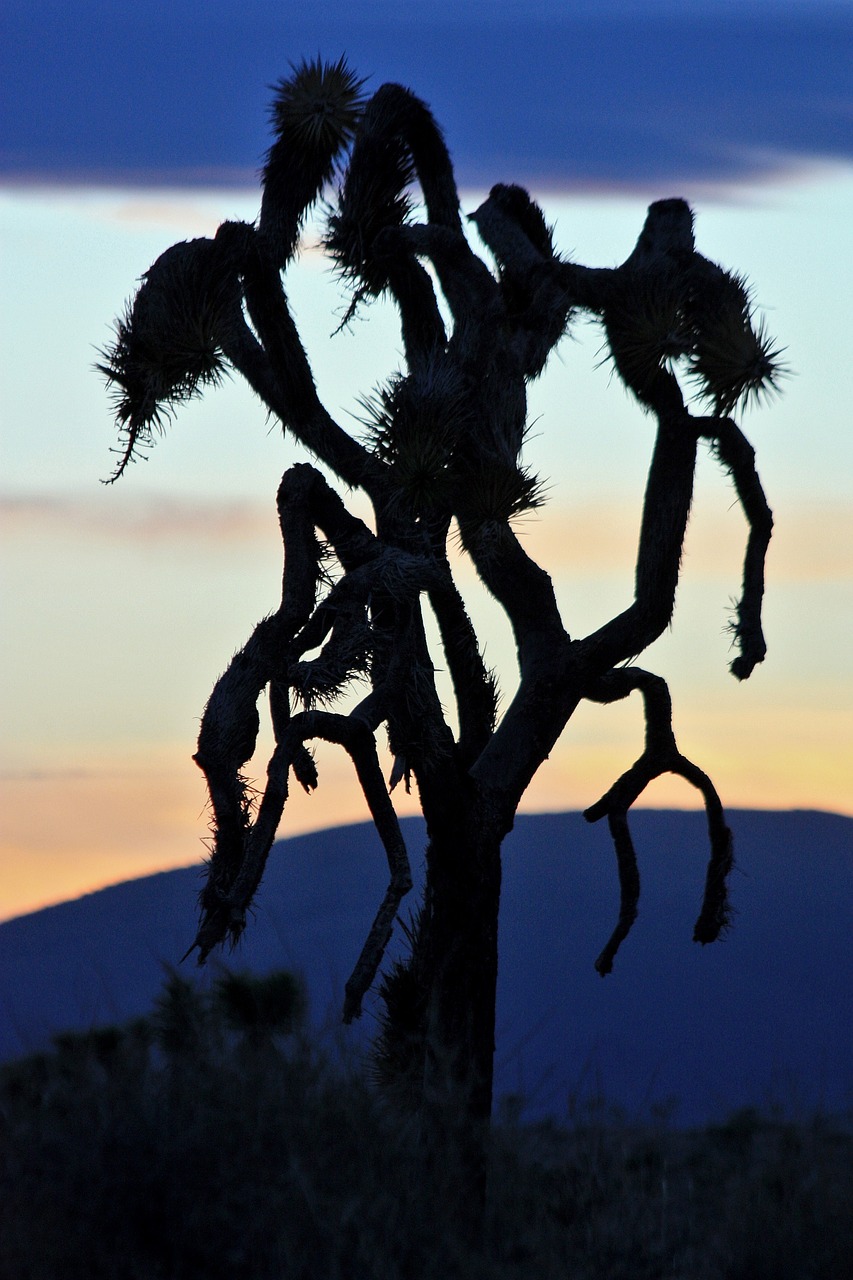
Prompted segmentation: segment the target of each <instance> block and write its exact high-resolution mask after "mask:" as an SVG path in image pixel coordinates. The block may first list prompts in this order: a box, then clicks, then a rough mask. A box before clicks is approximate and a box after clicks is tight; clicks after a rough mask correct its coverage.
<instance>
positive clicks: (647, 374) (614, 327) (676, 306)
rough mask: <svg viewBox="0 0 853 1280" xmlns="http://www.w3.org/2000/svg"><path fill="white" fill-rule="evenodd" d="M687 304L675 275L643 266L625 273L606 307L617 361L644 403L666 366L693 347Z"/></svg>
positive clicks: (611, 341)
mask: <svg viewBox="0 0 853 1280" xmlns="http://www.w3.org/2000/svg"><path fill="white" fill-rule="evenodd" d="M683 304H684V299H683V290H682V289H681V288H680V287H679V281H678V279H677V278H676V277H675V276H674V275H673V276H670V275H666V274H663V273H662V272H658V271H642V270H641V271H632V272H628V273H626V274H625V276H624V278H623V279H622V281H620V285H619V288H618V290H617V291H616V292H615V293H614V296H613V298H612V299H611V301H610V302H609V304H608V306H607V307H606V309H605V312H604V327H605V332H606V334H607V340H608V344H609V346H610V352H611V354H612V356H613V363H614V364H615V366H616V370H617V372H618V374H619V376H620V377H621V378H622V381H623V382H624V383H625V384H626V385H627V386H629V387H630V388H631V390H632V391H633V392H634V394H635V395H636V396H637V398H638V399H639V400H641V401H642V402H643V403H649V400H650V397H651V396H652V395H653V393H654V389H655V385H656V383H657V381H658V379H659V378H660V375H661V373H662V371H663V370H664V369H667V368H668V367H669V366H670V365H671V364H672V363H673V362H675V361H677V360H679V359H680V358H681V357H683V356H686V355H687V354H688V353H689V352H690V350H691V345H692V336H691V333H690V330H689V326H688V322H687V320H686V318H685V315H684V305H683Z"/></svg>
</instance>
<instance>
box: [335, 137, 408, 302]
mask: <svg viewBox="0 0 853 1280" xmlns="http://www.w3.org/2000/svg"><path fill="white" fill-rule="evenodd" d="M413 178H414V166H413V162H412V157H411V153H410V152H409V150H408V147H407V146H406V143H405V141H404V140H403V138H402V137H401V136H400V135H399V134H393V135H391V136H390V137H388V136H383V137H378V138H377V137H375V136H374V135H372V134H371V133H370V131H369V129H365V130H364V131H363V132H362V134H361V137H360V139H359V146H358V148H357V149H356V150H355V152H354V153H353V157H352V160H351V163H350V166H349V169H348V171H347V181H346V185H345V187H344V188H343V189H342V191H341V192H340V194H339V198H338V204H337V208H336V209H335V211H334V212H333V213H331V214H330V216H329V220H328V228H327V232H326V236H325V246H326V249H327V251H328V252H329V254H330V255H331V257H332V259H333V260H334V262H335V264H336V266H337V267H338V270H339V271H340V273H341V275H342V276H343V277H344V278H345V279H347V280H349V281H350V282H352V283H354V284H355V285H356V286H357V298H358V299H359V300H360V299H361V298H363V297H378V296H379V295H380V294H381V293H382V292H383V291H384V290H385V289H386V288H387V286H388V270H387V264H386V263H385V262H384V261H383V259H382V256H381V255H377V253H376V245H377V239H378V237H379V234H380V232H382V231H384V230H385V229H386V228H388V227H399V226H402V225H403V223H405V222H406V220H407V218H408V216H409V211H410V208H411V202H410V200H409V197H408V195H407V194H406V188H407V187H408V186H409V184H410V183H411V182H412V180H413Z"/></svg>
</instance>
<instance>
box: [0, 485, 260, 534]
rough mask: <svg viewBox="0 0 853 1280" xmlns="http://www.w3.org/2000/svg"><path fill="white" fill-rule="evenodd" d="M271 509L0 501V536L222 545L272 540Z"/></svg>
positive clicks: (93, 497) (103, 494) (198, 503)
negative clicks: (268, 538)
mask: <svg viewBox="0 0 853 1280" xmlns="http://www.w3.org/2000/svg"><path fill="white" fill-rule="evenodd" d="M276 528H277V525H276V514H275V510H274V509H272V508H271V506H270V504H269V503H264V504H261V503H252V502H245V501H242V502H241V501H217V500H215V499H209V500H204V501H202V500H200V499H196V498H185V499H182V498H173V497H166V496H159V497H156V496H155V497H151V496H145V497H141V496H138V495H130V496H128V495H127V494H123V495H121V499H120V500H116V499H115V498H114V497H113V495H112V494H111V492H110V491H109V490H105V491H96V492H95V493H94V494H92V493H86V494H85V495H76V494H6V495H0V530H2V532H3V535H4V537H6V538H10V539H11V538H15V537H18V538H24V537H27V536H31V535H33V534H38V535H42V534H44V535H51V536H54V537H57V536H60V537H62V538H63V539H66V540H67V539H69V538H80V539H85V540H99V541H104V540H107V541H110V542H116V543H120V542H123V541H131V542H133V543H135V544H136V545H137V546H140V547H144V546H145V545H149V546H150V545H154V544H157V545H159V544H162V543H163V542H169V543H171V544H178V543H181V542H193V543H209V544H212V545H213V544H221V543H223V542H225V543H236V542H251V541H255V540H257V539H260V538H265V537H270V536H272V537H275V536H276Z"/></svg>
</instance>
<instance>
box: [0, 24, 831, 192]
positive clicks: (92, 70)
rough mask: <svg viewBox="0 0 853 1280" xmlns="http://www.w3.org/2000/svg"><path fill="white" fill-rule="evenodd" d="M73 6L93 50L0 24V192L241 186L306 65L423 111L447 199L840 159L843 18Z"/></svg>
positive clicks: (719, 176)
mask: <svg viewBox="0 0 853 1280" xmlns="http://www.w3.org/2000/svg"><path fill="white" fill-rule="evenodd" d="M46 9H48V10H50V13H49V15H46V12H45V10H46ZM94 9H95V10H97V11H98V12H97V16H98V19H99V21H98V38H97V40H95V39H92V37H91V30H92V25H91V22H90V21H88V20H87V15H88V17H89V18H92V16H93V14H92V10H93V0H88V3H87V0H71V2H70V3H68V4H67V5H64V6H59V5H55V4H54V5H47V6H45V5H44V4H31V5H30V4H28V5H24V4H17V5H16V6H14V10H13V13H12V15H10V17H9V19H8V22H7V35H6V38H5V39H4V42H3V47H2V52H0V73H2V79H3V83H4V86H5V87H6V90H7V102H8V104H9V105H8V108H7V110H6V112H4V116H3V122H2V125H0V178H3V179H5V180H6V181H23V180H28V181H36V180H41V181H45V180H57V181H59V180H61V181H66V182H68V181H75V182H78V183H79V182H82V183H88V184H91V183H93V182H96V181H97V182H104V183H109V184H127V183H130V182H134V183H136V184H137V185H152V184H157V185H175V186H189V187H192V186H200V185H210V184H211V183H214V184H232V185H233V184H237V185H243V184H245V183H251V184H252V185H254V184H255V180H256V179H255V174H256V172H257V167H258V166H259V165H260V163H261V162H262V158H263V155H264V152H265V150H266V148H267V146H268V145H269V134H268V125H267V102H268V98H269V89H268V86H269V85H270V83H272V82H274V81H275V80H276V79H277V78H278V77H280V76H281V75H282V74H283V73H285V72H286V70H287V66H288V63H289V61H291V60H293V59H296V60H298V59H299V58H300V57H301V56H303V55H304V54H309V55H312V54H313V53H314V52H315V51H316V50H317V49H318V48H319V49H322V50H323V51H324V52H325V54H326V55H327V56H329V57H336V56H338V55H339V53H340V52H341V51H342V50H344V49H346V51H347V54H348V56H349V58H350V60H351V62H352V63H353V65H355V66H357V67H358V68H359V69H361V70H363V71H364V72H365V73H367V74H370V75H371V76H372V79H371V85H372V86H374V87H375V86H376V85H378V84H379V83H380V82H381V81H382V80H385V79H396V80H400V81H402V82H405V83H408V84H410V85H411V86H412V87H413V88H414V89H415V91H416V92H417V93H419V94H420V95H421V96H423V97H424V98H426V99H427V100H428V101H429V102H430V103H431V104H432V106H433V108H434V110H435V112H436V114H437V116H438V118H439V120H440V121H441V122H442V124H443V125H444V126H445V128H446V129H447V131H448V136H449V138H450V141H451V146H452V149H453V154H454V159H455V161H456V165H457V170H458V175H459V178H460V181H461V182H462V183H463V184H472V185H477V186H479V185H482V184H484V183H485V184H491V183H492V182H493V181H497V180H506V179H513V180H516V181H523V182H528V183H535V184H538V185H539V186H540V188H541V186H542V185H543V184H544V185H546V186H549V187H554V188H558V189H560V188H566V187H572V188H575V189H584V188H587V189H589V188H593V189H598V190H601V189H611V188H613V187H624V186H629V187H632V188H638V187H648V186H654V187H663V186H665V185H667V184H669V183H675V184H678V185H679V186H680V187H682V188H683V187H685V184H691V183H693V184H705V183H708V182H711V183H721V184H727V183H731V182H739V181H754V180H755V179H756V178H761V177H762V176H768V175H774V174H776V175H778V174H779V173H780V172H784V171H787V170H789V169H790V168H791V167H792V166H793V167H794V168H796V167H798V166H799V165H801V164H805V163H808V162H809V161H810V160H814V159H815V158H818V159H833V158H834V159H836V160H843V161H845V162H849V161H851V160H853V132H851V130H850V115H851V106H853V83H851V77H850V73H849V68H850V59H851V56H853V13H851V12H850V10H849V9H847V8H845V7H842V6H840V5H832V4H819V3H813V4H805V3H798V4H788V5H778V4H774V5H769V4H756V3H753V4H744V5H734V4H732V3H728V4H724V3H721V2H719V0H718V2H717V3H713V4H710V5H708V4H705V5H703V6H702V7H701V9H700V8H698V7H696V8H692V7H689V6H687V5H681V6H679V8H678V13H677V16H676V15H675V12H674V8H673V6H672V5H661V4H660V3H639V2H635V3H621V4H604V5H600V6H591V5H589V4H581V5H575V6H572V8H571V10H570V11H569V10H568V6H566V5H565V4H557V3H556V0H541V2H540V3H538V4H535V5H533V6H532V7H530V8H529V9H528V7H527V6H525V9H524V12H523V13H522V11H521V7H520V5H519V4H517V3H515V0H503V3H502V4H501V3H496V4H494V5H490V6H488V9H487V7H486V6H485V5H484V4H480V3H468V4H464V3H462V4H459V3H457V4H450V3H449V2H448V3H442V4H440V5H439V6H438V7H436V5H434V4H430V5H429V6H427V4H426V3H425V0H424V3H421V4H416V5H409V6H407V8H406V12H405V16H404V17H401V15H400V12H399V10H398V7H397V6H394V9H395V10H397V12H396V13H394V12H391V11H390V10H391V7H390V5H388V4H384V3H377V2H376V0H374V3H373V4H366V5H363V6H358V7H355V6H347V7H344V6H342V5H341V4H330V3H326V4H319V5H316V6H314V7H313V9H312V13H311V15H310V16H304V15H298V16H296V17H294V16H293V12H292V9H290V8H289V7H288V6H282V5H280V4H279V3H273V0H264V2H263V3H258V4H256V5H255V6H253V7H252V10H251V13H252V17H251V20H249V19H247V15H246V9H245V6H242V5H241V6H239V7H238V6H237V5H236V4H235V3H224V4H219V5H217V6H216V9H215V13H213V14H211V11H210V8H209V6H206V7H204V10H203V11H202V10H201V8H200V6H199V4H198V3H197V0H176V3H174V4H172V5H170V6H168V7H167V6H161V5H157V6H156V7H155V6H153V5H149V6H147V7H143V8H141V7H140V6H134V7H133V8H131V7H130V6H125V5H111V6H106V5H104V4H100V5H98V4H95V5H94ZM353 9H355V10H356V12H355V16H353ZM48 16H49V20H47V17H48ZM46 86H49V90H48V89H47V88H46Z"/></svg>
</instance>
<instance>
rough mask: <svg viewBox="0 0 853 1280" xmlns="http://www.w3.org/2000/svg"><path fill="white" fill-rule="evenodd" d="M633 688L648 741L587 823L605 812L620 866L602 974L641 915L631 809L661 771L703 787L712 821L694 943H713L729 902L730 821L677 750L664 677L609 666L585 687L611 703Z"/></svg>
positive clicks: (709, 786)
mask: <svg viewBox="0 0 853 1280" xmlns="http://www.w3.org/2000/svg"><path fill="white" fill-rule="evenodd" d="M634 690H639V691H640V693H641V694H642V696H643V704H644V709H645V717H646V745H645V750H644V752H643V754H642V755H641V756H640V758H639V759H638V760H636V761H635V762H634V764H633V765H632V766H631V768H630V769H628V770H626V772H625V773H623V774H622V776H621V777H620V778H618V779H617V780H616V782H615V783H614V784H613V786H612V787H611V788H610V790H609V791H608V792H607V793H606V794H605V795H604V796H602V798H601V799H600V800H599V801H597V803H596V804H594V805H591V806H590V808H588V809H587V810H585V812H584V817H585V818H586V820H587V822H598V821H599V820H600V819H601V818H604V817H606V818H607V820H608V825H609V827H610V832H611V835H612V837H613V842H614V846H615V849H616V858H617V863H618V867H619V885H620V908H619V920H618V922H617V925H616V928H615V929H614V930H613V933H612V935H611V937H610V939H609V940H608V942H607V945H606V946H605V948H604V950H603V951H602V952H601V955H600V956H599V957H598V959H597V960H596V962H595V968H596V970H597V972H598V973H600V974H601V976H602V977H604V976H605V974H608V973H610V971H611V970H612V968H613V959H614V957H615V955H616V952H617V951H618V950H619V946H620V944H621V943H622V942H623V941H624V940H625V938H626V937H627V935H628V932H629V931H630V928H631V925H632V924H633V922H634V921H635V920H636V918H637V903H638V901H639V896H640V876H639V870H638V868H637V859H636V853H635V851H634V845H633V841H632V839H631V833H630V830H629V827H628V810H629V809H630V808H631V806H632V805H633V804H634V803H635V801H636V800H637V799H638V798H639V796H640V795H641V794H642V792H643V791H644V790H645V789H646V787H647V786H648V785H649V783H650V782H651V781H652V780H653V779H654V778H658V777H660V776H661V774H663V773H674V774H677V775H678V776H679V777H682V778H684V779H685V780H686V781H687V782H689V783H690V784H691V785H692V786H694V787H696V789H697V790H698V791H700V792H701V794H702V798H703V800H704V802H705V812H706V815H707V820H708V835H709V838H710V842H711V858H710V861H709V863H708V871H707V875H706V880H705V894H704V897H703V901H702V909H701V911H700V914H699V918H698V919H697V921H696V926H695V928H694V931H693V939H694V941H695V942H701V943H703V944H705V943H709V942H714V941H715V940H716V939H717V938H718V937H719V936H720V934H721V932H723V930H724V929H725V928H726V927H727V925H728V921H729V914H730V913H729V906H728V896H727V884H726V881H727V877H728V875H729V872H730V871H731V869H732V866H733V865H734V859H733V854H732V833H731V831H730V830H729V827H728V825H727V824H726V820H725V814H724V812H723V806H722V803H721V801H720V797H719V795H718V794H717V791H716V788H715V787H714V784H713V782H712V781H711V779H710V778H709V777H708V775H707V774H706V773H704V772H703V771H702V770H701V769H700V768H698V766H697V765H695V764H693V762H692V761H691V760H688V759H687V757H686V756H683V755H682V754H681V752H680V751H679V749H678V746H677V744H676V741H675V735H674V733H673V730H672V699H671V698H670V694H669V689H668V688H667V685H666V681H665V680H663V679H662V678H661V677H660V676H656V675H653V674H652V673H651V672H649V671H643V670H642V669H641V668H639V667H626V668H623V669H621V670H615V671H609V672H608V673H607V674H606V675H604V676H602V677H600V678H599V679H598V680H595V681H593V682H592V683H591V684H590V685H589V687H588V688H587V689H585V690H584V696H585V697H586V698H588V699H589V700H590V701H591V702H599V703H610V702H617V701H619V700H621V699H622V698H626V697H627V696H628V695H629V694H630V693H632V692H633V691H634Z"/></svg>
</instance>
